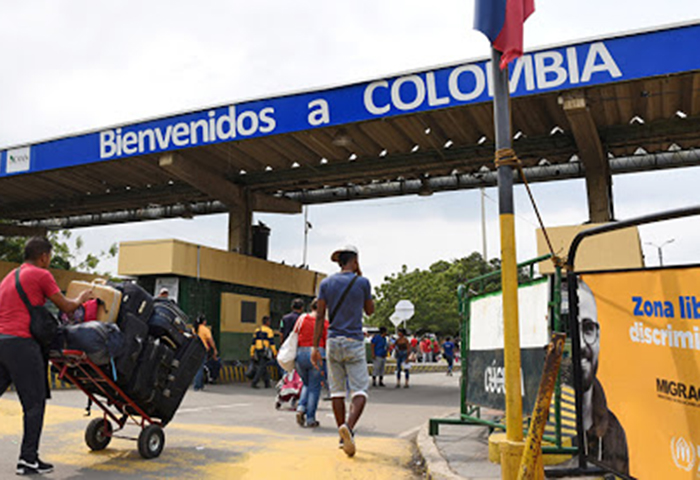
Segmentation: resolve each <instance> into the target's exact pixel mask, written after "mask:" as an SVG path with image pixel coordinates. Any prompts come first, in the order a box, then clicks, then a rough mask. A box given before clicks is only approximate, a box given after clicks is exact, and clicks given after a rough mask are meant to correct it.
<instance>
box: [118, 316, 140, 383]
mask: <svg viewBox="0 0 700 480" xmlns="http://www.w3.org/2000/svg"><path fill="white" fill-rule="evenodd" d="M117 325H118V326H119V329H120V330H121V331H122V334H123V335H124V352H123V353H122V355H121V356H119V357H118V358H117V359H116V360H115V366H116V368H117V384H118V385H120V386H127V385H128V384H129V381H130V380H131V377H132V375H133V373H134V369H135V368H136V365H138V361H139V356H140V355H141V351H142V350H143V348H144V346H145V345H146V342H147V341H148V325H146V324H145V323H143V322H142V321H141V320H140V319H139V318H138V317H137V316H136V315H134V314H132V313H127V314H126V315H124V316H121V317H120V318H119V320H118V321H117Z"/></svg>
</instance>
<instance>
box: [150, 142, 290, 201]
mask: <svg viewBox="0 0 700 480" xmlns="http://www.w3.org/2000/svg"><path fill="white" fill-rule="evenodd" d="M158 165H159V166H160V167H161V168H162V169H164V170H166V171H167V172H168V173H170V174H172V175H174V176H176V177H177V178H179V179H180V180H182V181H183V182H185V183H187V184H189V185H191V186H193V187H194V188H196V189H197V190H199V191H200V192H202V193H205V194H206V195H207V196H209V197H211V198H215V199H217V200H219V201H221V202H223V203H225V204H226V205H228V206H229V207H230V208H232V209H240V208H243V209H248V208H252V209H253V210H257V211H262V212H271V213H301V204H299V203H297V202H294V201H292V200H288V199H284V198H272V199H270V198H269V196H268V195H265V194H263V193H255V194H253V195H252V197H251V198H250V199H245V198H244V196H245V195H246V193H245V192H246V190H245V188H243V187H241V186H240V185H236V184H234V183H231V182H229V181H228V180H226V179H225V178H224V177H223V176H221V175H219V174H217V173H215V172H212V171H211V170H209V169H207V168H206V167H204V166H202V165H199V164H198V163H197V162H196V161H195V160H193V159H192V158H190V157H186V156H184V155H181V154H178V153H167V154H165V155H163V156H162V157H160V160H159V161H158Z"/></svg>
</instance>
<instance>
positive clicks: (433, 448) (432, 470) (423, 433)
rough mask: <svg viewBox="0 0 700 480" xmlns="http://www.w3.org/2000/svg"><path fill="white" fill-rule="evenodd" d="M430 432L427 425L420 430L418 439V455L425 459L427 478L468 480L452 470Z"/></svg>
mask: <svg viewBox="0 0 700 480" xmlns="http://www.w3.org/2000/svg"><path fill="white" fill-rule="evenodd" d="M428 431H429V427H428V423H426V424H425V425H423V426H422V427H421V428H420V430H419V431H418V437H417V438H416V444H417V445H418V453H420V455H421V456H422V457H423V461H424V465H425V476H426V478H428V479H430V480H466V479H465V477H462V476H460V475H458V474H456V473H455V472H454V470H452V469H451V468H450V465H449V464H448V463H447V460H445V457H443V456H442V454H441V453H440V451H439V450H438V448H437V445H435V441H434V440H433V437H431V436H430V434H429V433H428Z"/></svg>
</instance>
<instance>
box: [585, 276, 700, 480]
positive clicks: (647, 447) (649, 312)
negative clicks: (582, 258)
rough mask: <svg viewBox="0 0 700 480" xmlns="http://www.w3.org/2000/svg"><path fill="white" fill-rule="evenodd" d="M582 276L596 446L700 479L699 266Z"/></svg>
mask: <svg viewBox="0 0 700 480" xmlns="http://www.w3.org/2000/svg"><path fill="white" fill-rule="evenodd" d="M581 280H582V281H583V283H584V284H583V285H582V284H581V283H580V284H579V288H578V295H579V328H580V330H581V335H580V336H581V366H582V372H583V375H582V377H583V382H582V383H583V390H584V403H583V409H582V411H583V414H584V431H585V432H586V448H587V452H588V456H589V457H590V458H593V459H596V460H598V461H602V462H603V463H605V464H606V465H609V466H611V467H613V468H614V469H615V470H617V471H619V472H622V473H628V474H629V475H631V476H633V477H636V478H639V479H659V478H662V479H664V480H670V479H676V478H679V479H681V478H682V479H691V478H692V479H700V268H697V267H694V268H676V269H665V270H646V271H632V272H614V273H598V274H588V275H582V276H581Z"/></svg>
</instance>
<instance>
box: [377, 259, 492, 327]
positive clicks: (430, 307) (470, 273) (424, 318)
mask: <svg viewBox="0 0 700 480" xmlns="http://www.w3.org/2000/svg"><path fill="white" fill-rule="evenodd" d="M500 268H501V265H500V260H498V259H493V260H491V261H489V262H486V261H485V260H484V258H483V257H482V256H481V255H480V254H479V253H477V252H474V253H472V254H471V255H469V256H468V257H465V258H460V259H457V260H453V261H452V262H448V261H445V260H439V261H437V262H435V263H433V264H432V265H431V266H430V267H429V268H428V269H427V270H419V269H415V270H413V271H410V272H409V271H408V268H407V267H406V266H405V265H404V266H403V267H402V269H401V271H400V272H398V273H394V274H392V275H390V276H388V277H386V278H385V279H384V283H382V284H381V285H379V286H378V287H377V289H376V295H375V297H376V310H375V313H374V315H372V318H371V319H370V323H371V324H372V325H374V326H378V327H379V326H386V327H387V328H389V329H390V330H392V329H393V324H392V323H391V321H390V320H389V317H391V315H392V314H393V313H394V307H395V306H396V303H397V302H398V301H399V300H410V301H411V302H413V304H414V306H415V313H414V315H413V318H412V319H411V320H409V322H408V327H409V330H410V331H412V332H413V333H423V332H432V333H437V334H438V335H458V332H459V320H460V319H459V310H458V300H457V287H458V286H459V285H460V284H462V283H465V282H467V281H468V280H471V279H473V278H475V277H479V276H481V275H485V274H487V273H491V272H495V271H497V270H499V269H500ZM471 288H472V289H473V290H478V292H479V293H484V292H491V291H495V290H498V289H499V288H500V277H499V276H498V275H496V276H494V277H493V278H489V279H487V280H486V281H484V282H483V283H479V284H478V285H473V286H472V287H471Z"/></svg>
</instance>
